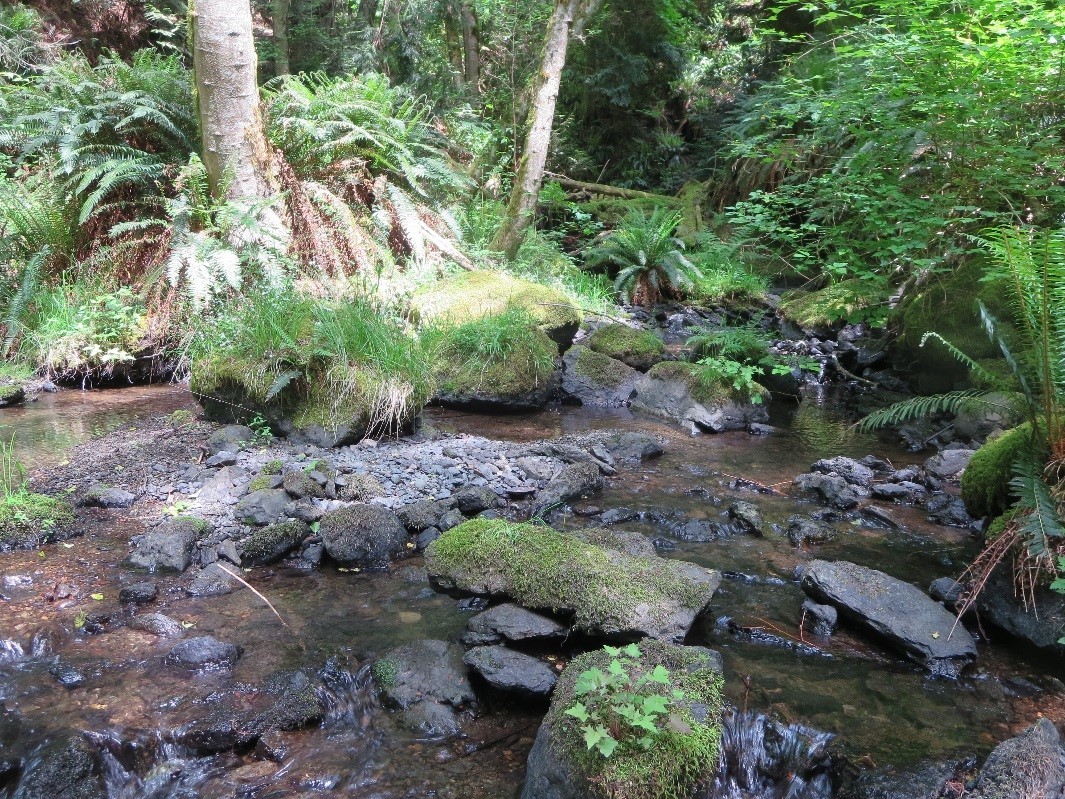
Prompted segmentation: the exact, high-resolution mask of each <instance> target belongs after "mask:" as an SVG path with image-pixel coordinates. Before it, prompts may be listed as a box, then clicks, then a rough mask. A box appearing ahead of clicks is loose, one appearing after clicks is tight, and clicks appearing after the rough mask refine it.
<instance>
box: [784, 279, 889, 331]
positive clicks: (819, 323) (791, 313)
mask: <svg viewBox="0 0 1065 799" xmlns="http://www.w3.org/2000/svg"><path fill="white" fill-rule="evenodd" d="M884 299H885V298H884V297H881V296H880V295H879V294H877V293H875V292H870V288H869V285H868V284H867V283H865V282H863V281H861V280H858V279H853V280H841V281H839V282H838V283H833V284H832V285H831V286H827V287H825V288H823V289H819V290H817V291H808V292H793V293H791V294H789V295H787V296H786V297H785V299H784V301H783V302H782V303H781V304H780V313H781V315H782V316H783V317H784V318H785V319H787V320H789V321H792V322H794V323H795V324H797V325H799V326H800V327H803V328H807V329H810V330H826V329H828V328H831V327H832V326H833V325H834V324H835V323H836V321H837V320H839V319H847V318H851V317H853V316H854V315H855V314H857V313H859V312H861V311H864V310H866V309H868V308H871V307H873V306H874V305H876V304H878V303H880V302H882V301H883V300H884Z"/></svg>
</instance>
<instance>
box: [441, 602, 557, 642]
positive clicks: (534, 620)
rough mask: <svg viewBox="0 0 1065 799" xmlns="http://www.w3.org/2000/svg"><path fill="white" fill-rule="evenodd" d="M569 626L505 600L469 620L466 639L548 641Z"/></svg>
mask: <svg viewBox="0 0 1065 799" xmlns="http://www.w3.org/2000/svg"><path fill="white" fill-rule="evenodd" d="M565 634H566V628H565V627H563V626H562V625H561V624H559V623H558V622H557V621H555V620H554V619H549V618H548V617H547V616H541V615H540V614H539V613H533V612H532V611H531V610H526V609H525V608H523V607H521V605H515V604H514V603H513V602H505V603H504V604H502V605H496V606H495V607H494V608H489V609H488V610H486V611H484V612H483V613H478V614H477V615H476V616H474V617H472V618H471V619H470V620H469V621H468V622H467V623H466V633H465V634H464V635H463V638H462V640H463V642H464V643H467V644H468V645H469V646H480V645H483V644H494V643H498V642H499V641H501V640H503V639H506V640H508V641H546V640H557V639H561V638H563V637H564V636H565Z"/></svg>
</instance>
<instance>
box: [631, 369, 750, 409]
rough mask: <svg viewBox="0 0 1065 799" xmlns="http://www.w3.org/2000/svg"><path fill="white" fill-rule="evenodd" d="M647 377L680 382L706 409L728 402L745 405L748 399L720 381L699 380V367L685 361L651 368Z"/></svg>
mask: <svg viewBox="0 0 1065 799" xmlns="http://www.w3.org/2000/svg"><path fill="white" fill-rule="evenodd" d="M647 375H648V377H656V378H658V379H659V380H682V381H684V383H685V384H687V386H688V391H689V393H690V394H691V397H692V399H693V400H695V401H696V402H698V403H701V404H702V405H705V406H707V407H713V406H715V405H723V404H725V403H728V402H737V403H746V402H748V401H749V399H750V398H749V397H745V396H744V395H743V394H741V393H739V392H737V391H735V390H734V389H733V388H732V386H730V385H727V384H725V383H724V382H722V381H707V380H704V379H702V378H701V375H700V373H699V367H698V365H697V364H694V363H687V362H685V361H663V362H662V363H657V364H655V365H654V366H652V367H651V369H650V371H648V372H647Z"/></svg>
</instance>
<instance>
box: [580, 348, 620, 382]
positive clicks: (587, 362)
mask: <svg viewBox="0 0 1065 799" xmlns="http://www.w3.org/2000/svg"><path fill="white" fill-rule="evenodd" d="M574 349H576V350H578V352H577V360H576V362H575V363H574V364H573V371H574V372H576V373H577V374H578V375H580V376H581V377H586V378H587V379H588V381H589V382H591V383H592V384H593V385H595V386H603V387H605V388H617V387H618V386H620V385H621V384H622V383H624V382H625V381H626V380H629V379H630V378H631V377H632V376H633V372H632V370H631V367H629V366H627V365H626V364H624V363H622V362H621V361H618V360H615V359H614V358H611V357H609V356H607V355H602V354H600V353H598V352H594V351H592V350H590V349H588V348H587V347H575V348H574Z"/></svg>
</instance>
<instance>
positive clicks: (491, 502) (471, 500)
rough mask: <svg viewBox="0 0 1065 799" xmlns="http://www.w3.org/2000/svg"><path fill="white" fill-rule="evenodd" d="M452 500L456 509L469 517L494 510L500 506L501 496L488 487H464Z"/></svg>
mask: <svg viewBox="0 0 1065 799" xmlns="http://www.w3.org/2000/svg"><path fill="white" fill-rule="evenodd" d="M451 499H452V500H453V501H454V503H455V507H456V508H458V509H459V510H460V511H461V512H462V513H465V514H466V515H467V516H473V515H474V514H477V513H480V512H481V511H486V510H488V509H489V508H494V507H496V506H497V505H498V504H499V495H498V494H496V492H495V491H493V490H492V489H490V488H488V487H487V486H464V487H463V488H460V489H459V490H458V491H456V492H455V494H454V496H452V497H451Z"/></svg>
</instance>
